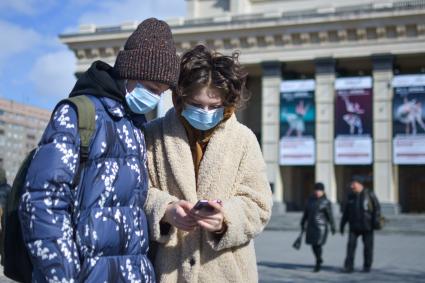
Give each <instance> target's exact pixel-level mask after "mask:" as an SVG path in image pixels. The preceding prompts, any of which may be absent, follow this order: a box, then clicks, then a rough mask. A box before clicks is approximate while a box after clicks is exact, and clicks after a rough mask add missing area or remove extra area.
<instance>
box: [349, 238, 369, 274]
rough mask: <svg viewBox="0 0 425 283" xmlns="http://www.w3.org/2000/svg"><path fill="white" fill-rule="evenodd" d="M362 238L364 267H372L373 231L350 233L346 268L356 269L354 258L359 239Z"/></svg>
mask: <svg viewBox="0 0 425 283" xmlns="http://www.w3.org/2000/svg"><path fill="white" fill-rule="evenodd" d="M359 236H362V240H363V255H364V261H363V267H367V268H370V267H372V260H373V230H372V231H365V232H355V231H350V234H349V235H348V244H347V257H346V258H345V267H346V268H353V267H354V256H355V254H356V246H357V238H358V237H359Z"/></svg>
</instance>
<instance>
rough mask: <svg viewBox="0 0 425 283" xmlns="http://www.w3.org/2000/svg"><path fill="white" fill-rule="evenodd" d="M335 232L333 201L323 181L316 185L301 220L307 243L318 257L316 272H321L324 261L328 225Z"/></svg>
mask: <svg viewBox="0 0 425 283" xmlns="http://www.w3.org/2000/svg"><path fill="white" fill-rule="evenodd" d="M329 226H330V229H331V232H332V235H333V234H335V221H334V217H333V213H332V206H331V202H330V201H329V200H328V198H327V197H326V194H325V186H324V185H323V184H322V183H316V184H315V185H314V192H313V194H312V195H311V196H310V197H309V198H308V200H307V204H306V206H305V209H304V214H303V217H302V220H301V229H302V230H305V231H306V244H308V245H311V247H312V250H313V254H314V256H315V258H316V265H315V266H314V272H319V271H320V268H321V266H322V263H323V257H322V254H323V246H324V245H325V243H326V239H327V237H328V229H329V228H328V227H329Z"/></svg>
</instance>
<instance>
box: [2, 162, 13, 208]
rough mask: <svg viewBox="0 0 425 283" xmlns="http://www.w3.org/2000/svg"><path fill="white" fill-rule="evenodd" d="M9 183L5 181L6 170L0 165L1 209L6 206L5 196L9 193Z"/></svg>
mask: <svg viewBox="0 0 425 283" xmlns="http://www.w3.org/2000/svg"><path fill="white" fill-rule="evenodd" d="M10 189H11V187H10V185H9V184H8V183H7V178H6V172H5V170H4V169H3V168H2V167H0V208H1V209H2V210H3V209H4V207H5V206H6V202H7V198H8V196H9V193H10Z"/></svg>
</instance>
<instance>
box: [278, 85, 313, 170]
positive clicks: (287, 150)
mask: <svg viewBox="0 0 425 283" xmlns="http://www.w3.org/2000/svg"><path fill="white" fill-rule="evenodd" d="M314 89H315V81H314V80H290V81H283V82H282V83H281V88H280V158H279V163H280V165H313V164H314V163H315V159H316V158H315V157H316V150H315V147H316V146H315V140H314V134H315V133H314V132H315V124H314V122H315V105H314Z"/></svg>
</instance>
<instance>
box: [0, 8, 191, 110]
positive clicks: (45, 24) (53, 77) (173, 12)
mask: <svg viewBox="0 0 425 283" xmlns="http://www.w3.org/2000/svg"><path fill="white" fill-rule="evenodd" d="M185 2H186V1H185V0H101V1H96V0H73V1H72V0H0V97H2V98H6V99H12V100H15V101H17V102H21V103H27V104H30V105H34V106H38V107H42V108H46V109H51V108H52V107H54V105H55V103H56V102H57V101H58V100H60V99H61V98H63V97H66V96H67V95H68V93H69V91H70V90H71V88H72V86H73V85H74V83H75V78H74V75H73V73H74V70H75V64H76V59H75V56H74V54H73V53H72V52H71V51H70V50H68V49H67V47H66V46H65V45H63V44H62V43H61V42H60V41H59V39H58V35H59V34H62V33H67V32H73V31H74V32H75V31H77V30H78V27H79V25H80V24H91V23H93V24H97V25H114V24H120V23H123V22H128V21H133V20H137V21H142V20H143V19H145V18H148V17H152V16H154V17H157V18H160V19H168V18H175V17H182V16H185V13H186V4H185Z"/></svg>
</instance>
